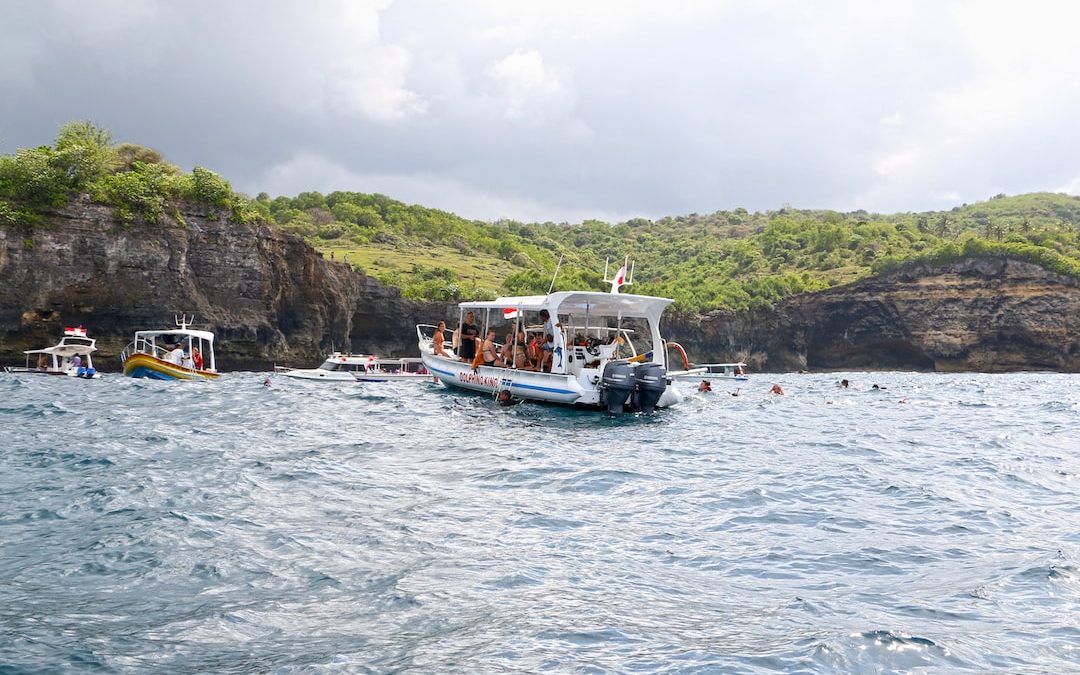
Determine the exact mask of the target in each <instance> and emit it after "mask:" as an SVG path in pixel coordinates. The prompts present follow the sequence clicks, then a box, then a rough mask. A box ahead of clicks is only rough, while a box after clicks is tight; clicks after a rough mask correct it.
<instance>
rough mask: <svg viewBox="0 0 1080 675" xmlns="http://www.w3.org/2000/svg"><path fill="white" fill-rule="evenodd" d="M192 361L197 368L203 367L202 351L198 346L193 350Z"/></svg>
mask: <svg viewBox="0 0 1080 675" xmlns="http://www.w3.org/2000/svg"><path fill="white" fill-rule="evenodd" d="M191 361H192V362H193V363H194V364H195V370H202V369H203V368H202V367H203V360H202V352H200V351H199V349H198V347H196V348H194V349H192V350H191Z"/></svg>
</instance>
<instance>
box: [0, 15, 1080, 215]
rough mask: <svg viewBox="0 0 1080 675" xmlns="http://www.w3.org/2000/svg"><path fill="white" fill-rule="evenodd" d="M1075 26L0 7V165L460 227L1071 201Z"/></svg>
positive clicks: (1077, 75)
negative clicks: (63, 139) (114, 155)
mask: <svg viewBox="0 0 1080 675" xmlns="http://www.w3.org/2000/svg"><path fill="white" fill-rule="evenodd" d="M1077 26H1080V3H1068V2H1045V3H1042V2H1031V1H1030V0H1029V1H1027V2H1024V3H1019V2H1000V3H996V2H984V1H972V2H948V1H942V0H930V1H927V2H903V1H900V2H869V1H867V2H855V1H850V2H846V1H843V0H837V1H835V2H828V1H814V2H795V1H793V0H786V1H779V0H777V1H765V0H758V1H754V2H750V1H746V2H722V1H719V0H716V1H712V2H677V1H670V2H659V1H658V0H657V1H656V2H633V1H629V0H610V1H608V0H604V1H599V0H569V1H566V2H563V1H561V0H543V1H539V0H538V1H535V2H530V1H526V0H489V1H483V0H455V1H454V2H438V1H436V0H431V1H427V2H421V1H418V0H397V1H391V0H379V1H361V0H349V1H346V0H341V1H329V0H328V1H311V0H306V1H304V2H267V1H265V0H260V1H258V2H256V1H254V0H251V1H246V2H226V1H224V0H215V1H213V2H198V1H195V2H193V1H190V0H185V1H168V2H166V1H160V2H155V1H152V0H112V1H108V0H97V1H95V2H87V1H85V0H70V1H65V2H59V1H57V2H48V1H44V0H35V1H20V0H0V152H2V153H11V152H14V150H15V149H16V148H19V147H28V146H35V145H41V144H46V143H49V142H51V141H52V139H53V138H54V137H55V135H56V132H57V129H58V128H59V126H60V125H61V124H63V123H64V122H67V121H71V120H76V119H89V120H92V121H94V122H96V123H98V124H100V125H102V126H105V127H107V128H109V129H110V130H111V131H112V132H113V134H114V136H115V137H116V139H117V140H119V141H132V142H137V143H142V144H144V145H149V146H152V147H154V148H157V149H158V150H160V151H161V152H163V153H164V154H165V155H166V157H168V158H169V159H170V160H172V161H173V162H175V163H176V164H179V165H180V166H181V167H182V168H184V169H188V170H190V169H191V168H192V167H194V166H206V167H209V168H211V169H214V170H216V171H218V172H220V173H222V174H223V175H224V176H225V177H226V178H228V179H229V180H230V181H231V182H232V183H233V185H234V187H236V188H237V189H239V190H242V191H244V192H247V193H249V194H252V195H254V194H256V193H258V192H261V191H266V192H269V193H270V194H272V195H279V194H286V195H295V194H296V193H298V192H301V191H305V190H318V191H321V192H330V191H333V190H338V189H344V190H354V191H358V192H382V193H384V194H388V195H390V196H392V197H394V198H397V199H401V200H403V201H406V202H410V203H420V204H423V205H425V206H432V207H436V208H442V209H446V210H449V211H453V212H456V213H458V214H461V215H463V216H466V217H469V218H481V219H486V220H493V219H497V218H502V217H509V218H514V219H518V220H537V221H545V220H554V221H563V220H567V221H571V222H576V221H580V220H582V219H583V218H589V217H596V218H601V219H604V220H622V219H626V218H630V217H635V216H644V217H650V218H655V217H659V216H663V215H679V214H686V213H691V212H697V213H710V212H713V211H716V210H718V209H733V208H736V207H739V206H742V207H745V208H748V209H750V210H762V209H772V208H779V207H780V206H782V205H784V204H790V205H792V206H795V207H800V208H832V209H837V210H844V211H847V210H854V209H860V208H862V209H867V210H870V211H880V212H894V211H909V210H911V211H914V210H928V209H940V208H950V207H952V206H955V205H958V204H960V203H961V202H973V201H978V200H983V199H987V198H989V197H990V196H992V195H994V194H997V193H1000V192H1004V193H1008V194H1017V193H1022V192H1031V191H1037V190H1050V191H1062V192H1070V193H1073V194H1075V193H1077V192H1080V133H1078V131H1077V126H1078V122H1077V120H1078V118H1080V39H1077V37H1076V31H1077Z"/></svg>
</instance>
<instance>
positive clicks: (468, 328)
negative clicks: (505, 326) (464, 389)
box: [431, 309, 562, 372]
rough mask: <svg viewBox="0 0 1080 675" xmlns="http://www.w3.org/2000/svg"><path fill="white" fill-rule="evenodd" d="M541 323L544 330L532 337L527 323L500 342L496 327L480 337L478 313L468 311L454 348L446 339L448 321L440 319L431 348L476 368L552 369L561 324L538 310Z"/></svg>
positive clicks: (544, 311) (455, 339)
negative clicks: (526, 327) (527, 328)
mask: <svg viewBox="0 0 1080 675" xmlns="http://www.w3.org/2000/svg"><path fill="white" fill-rule="evenodd" d="M539 319H540V323H543V325H544V328H543V332H542V333H541V332H535V331H534V332H532V336H531V337H530V336H529V334H528V333H527V332H526V330H525V328H524V324H521V325H520V326H518V327H517V331H516V332H515V327H514V326H511V328H510V330H509V332H508V333H507V334H506V336H505V339H504V340H503V342H502V343H501V344H500V343H498V342H497V341H496V339H497V337H498V334H497V332H496V330H495V329H494V328H488V330H487V333H486V334H485V335H483V336H482V337H481V333H480V329H479V328H478V327H477V324H476V315H475V313H474V312H472V311H469V312H466V313H465V319H464V320H463V321H462V322H461V325H460V326H458V328H457V330H455V331H454V335H453V342H454V343H455V347H456V353H455V351H454V348H451V347H448V346H447V342H446V333H445V331H446V322H445V321H440V322H439V324H438V326H437V327H436V329H435V334H434V336H433V338H432V343H431V344H432V349H433V351H434V353H435V355H436V356H444V357H446V358H451V359H457V360H459V361H464V362H466V363H470V364H472V366H473V368H474V369H475V368H478V367H479V366H482V365H483V366H492V367H495V368H515V369H517V370H532V371H538V372H550V371H551V360H552V355H553V353H554V351H555V331H556V330H559V329H560V328H561V327H562V324H560V323H558V322H556V321H555V320H553V319H552V318H551V315H550V313H549V312H548V311H547V310H546V309H542V310H540V312H539Z"/></svg>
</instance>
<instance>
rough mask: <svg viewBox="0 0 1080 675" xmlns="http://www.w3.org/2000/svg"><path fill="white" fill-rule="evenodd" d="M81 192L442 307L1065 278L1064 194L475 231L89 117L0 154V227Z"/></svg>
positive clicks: (688, 299)
mask: <svg viewBox="0 0 1080 675" xmlns="http://www.w3.org/2000/svg"><path fill="white" fill-rule="evenodd" d="M78 192H85V193H88V194H90V195H91V197H92V198H93V199H95V200H96V201H99V202H102V203H107V204H111V205H112V206H114V207H115V208H116V211H117V213H118V215H119V216H120V217H121V219H122V220H125V221H127V222H129V223H130V224H131V225H132V226H152V225H153V224H154V223H156V222H158V221H159V220H160V219H161V218H162V217H163V216H164V215H166V214H170V213H178V212H177V211H176V207H177V204H179V203H180V202H181V201H185V200H187V201H196V202H201V203H207V204H213V205H217V206H219V207H222V208H225V209H228V210H229V211H230V213H231V217H232V218H233V219H235V220H238V221H244V222H247V221H251V220H255V219H265V220H269V221H271V222H274V223H276V224H277V225H279V226H280V227H281V228H282V229H284V230H286V231H290V232H294V233H296V234H299V235H301V236H303V237H305V238H306V239H307V240H308V241H309V242H311V243H312V244H313V245H314V246H316V247H317V248H318V249H320V250H322V251H323V252H324V253H325V254H326V255H327V256H329V255H331V254H332V255H333V256H334V258H335V259H336V260H341V261H347V262H348V263H349V264H352V265H354V266H356V267H357V268H359V269H361V270H363V271H364V272H366V273H369V274H372V275H374V276H376V277H377V278H379V279H380V280H382V281H384V282H386V283H390V284H394V285H397V286H399V287H401V288H402V290H403V292H404V293H405V294H406V295H408V296H410V297H416V298H429V299H441V300H448V299H449V300H456V299H461V298H485V297H486V298H493V297H495V296H496V295H502V294H522V293H539V292H544V291H546V290H547V288H548V286H549V284H550V282H551V277H552V273H553V272H554V270H555V266H556V262H557V261H558V260H559V258H560V256H562V257H563V258H564V262H563V266H562V268H561V270H560V273H559V277H558V280H557V282H556V288H561V289H567V288H595V289H597V290H600V289H602V288H603V285H602V283H601V277H602V273H603V268H604V260H605V258H611V259H612V260H616V261H621V260H622V258H623V256H625V255H629V256H630V257H632V258H634V259H635V260H636V261H637V274H636V279H635V281H636V282H637V283H636V284H635V285H634V286H633V287H632V289H631V290H632V291H633V292H637V293H645V294H652V295H663V296H668V297H672V298H674V299H675V300H676V301H677V303H678V306H679V307H680V308H681V309H683V310H686V311H708V310H712V309H721V308H723V309H742V308H751V307H756V306H761V305H767V304H771V303H774V302H776V301H778V300H780V299H782V298H784V297H786V296H788V295H791V294H794V293H799V292H802V291H809V290H817V289H822V288H827V287H830V286H833V285H836V284H841V283H846V282H849V281H853V280H856V279H859V278H861V277H865V276H867V275H870V274H874V273H876V272H881V271H884V270H887V269H890V268H892V267H894V266H895V265H897V264H900V263H902V262H904V261H909V260H927V261H946V260H950V259H954V258H957V257H960V256H963V255H989V254H1001V253H1007V254H1009V255H1013V256H1017V257H1021V258H1024V259H1027V260H1031V261H1033V262H1037V263H1038V264H1041V265H1043V266H1044V267H1047V268H1049V269H1053V270H1055V271H1059V272H1062V273H1065V274H1070V275H1072V276H1075V277H1077V278H1080V197H1073V196H1069V195H1063V194H1051V193H1036V194H1027V195H1019V196H1013V197H1008V196H1005V195H997V196H996V197H993V198H991V199H989V200H987V201H985V202H978V203H975V204H970V205H969V204H964V205H962V206H958V207H955V208H953V209H951V210H948V211H934V212H924V213H898V214H873V213H867V212H865V211H854V212H850V213H840V212H835V211H826V210H799V209H792V208H786V207H785V208H782V209H778V210H775V211H765V212H748V211H746V210H745V209H741V208H739V209H734V210H732V211H717V212H715V213H711V214H705V215H702V214H690V215H686V216H677V217H666V218H661V219H659V220H656V221H650V220H647V219H634V220H631V221H628V222H623V223H604V222H599V221H587V222H584V223H580V224H568V223H550V222H549V223H520V222H514V221H498V222H493V223H491V222H483V221H475V220H467V219H464V218H460V217H458V216H455V215H454V214H452V213H447V212H445V211H440V210H437V209H430V208H425V207H422V206H417V205H408V204H404V203H402V202H399V201H396V200H394V199H391V198H390V197H387V196H385V195H379V194H364V193H358V192H333V193H331V194H328V195H322V194H319V193H317V192H305V193H301V194H299V195H297V196H295V197H277V198H271V197H270V196H269V195H267V194H260V195H258V196H257V197H255V198H254V199H250V198H248V197H245V196H243V195H239V194H237V193H235V192H234V191H233V190H232V189H231V187H230V186H229V184H228V183H227V182H226V181H225V180H224V179H222V178H221V177H220V176H218V175H217V174H215V173H213V172H211V171H208V170H206V169H202V168H196V169H194V170H192V172H191V173H190V174H185V173H183V172H181V171H180V170H179V169H177V167H175V166H173V165H172V164H169V163H168V162H166V161H165V160H164V159H163V158H162V157H161V156H160V155H159V154H158V153H156V152H155V151H153V150H151V149H149V148H145V147H142V146H136V145H131V144H120V145H115V144H113V142H112V139H111V137H110V135H109V134H108V132H107V131H105V130H103V129H100V128H98V127H95V126H94V125H92V124H89V123H83V122H80V123H73V124H69V125H66V126H65V127H64V128H63V129H62V130H61V133H60V135H59V136H58V137H57V139H56V142H55V143H54V145H52V146H42V147H40V148H33V149H24V150H19V151H18V152H17V153H16V154H14V155H8V156H0V226H6V227H20V228H32V227H35V226H38V225H39V224H41V223H42V222H43V220H42V214H43V213H45V212H47V211H48V210H49V209H51V208H54V207H56V206H58V205H60V204H63V203H65V202H66V201H67V200H68V199H69V198H70V196H71V195H73V194H75V193H78Z"/></svg>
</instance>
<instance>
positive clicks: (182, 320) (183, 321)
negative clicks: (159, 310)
mask: <svg viewBox="0 0 1080 675" xmlns="http://www.w3.org/2000/svg"><path fill="white" fill-rule="evenodd" d="M173 322H174V323H175V324H176V325H177V326H179V327H180V330H187V327H188V326H190V325H192V324H193V323H195V315H194V314H192V315H191V317H190V318H189V317H188V315H187V314H181V315H180V316H176V315H175V314H173Z"/></svg>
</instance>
